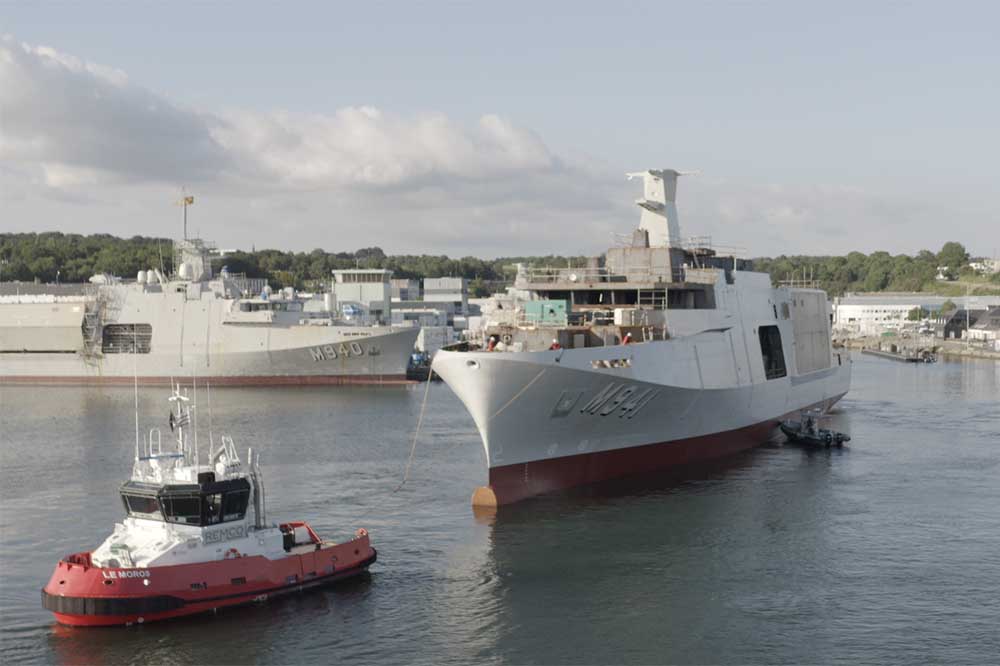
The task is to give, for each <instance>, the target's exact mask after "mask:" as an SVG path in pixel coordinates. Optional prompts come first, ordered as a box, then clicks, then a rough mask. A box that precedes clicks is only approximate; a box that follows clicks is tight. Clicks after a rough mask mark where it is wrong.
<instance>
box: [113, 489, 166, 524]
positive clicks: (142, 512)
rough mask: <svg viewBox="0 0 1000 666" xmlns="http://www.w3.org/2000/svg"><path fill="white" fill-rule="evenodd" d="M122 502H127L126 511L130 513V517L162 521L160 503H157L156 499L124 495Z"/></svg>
mask: <svg viewBox="0 0 1000 666" xmlns="http://www.w3.org/2000/svg"><path fill="white" fill-rule="evenodd" d="M122 501H123V502H125V510H126V511H128V515H130V516H132V517H134V518H149V519H151V520H162V514H161V513H160V503H159V502H157V501H156V498H155V497H145V496H143V495H122Z"/></svg>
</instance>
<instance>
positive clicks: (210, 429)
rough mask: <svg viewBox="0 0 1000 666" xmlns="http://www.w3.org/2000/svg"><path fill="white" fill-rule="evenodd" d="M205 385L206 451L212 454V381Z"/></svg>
mask: <svg viewBox="0 0 1000 666" xmlns="http://www.w3.org/2000/svg"><path fill="white" fill-rule="evenodd" d="M205 387H206V388H207V389H208V453H209V455H212V453H213V452H214V451H215V439H213V438H212V382H209V381H206V382H205ZM209 463H211V461H209Z"/></svg>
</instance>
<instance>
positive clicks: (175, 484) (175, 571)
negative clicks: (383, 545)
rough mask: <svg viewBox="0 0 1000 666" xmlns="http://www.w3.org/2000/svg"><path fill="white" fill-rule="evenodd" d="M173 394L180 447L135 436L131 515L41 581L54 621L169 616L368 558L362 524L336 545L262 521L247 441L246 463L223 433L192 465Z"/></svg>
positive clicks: (246, 597) (260, 490)
mask: <svg viewBox="0 0 1000 666" xmlns="http://www.w3.org/2000/svg"><path fill="white" fill-rule="evenodd" d="M170 400H171V402H173V403H174V410H173V411H172V412H171V414H170V425H171V429H172V430H173V429H176V431H177V446H176V450H174V451H170V452H165V451H163V449H162V447H161V445H160V432H159V431H158V430H157V429H155V428H154V429H153V430H151V431H150V433H149V440H148V441H147V442H144V444H143V445H142V447H141V449H140V446H139V443H138V439H137V441H136V455H135V464H134V466H133V468H132V478H131V479H130V480H129V481H127V482H125V483H124V484H123V485H122V486H121V496H122V502H123V503H124V505H125V510H126V512H127V514H128V515H127V516H126V518H125V519H124V520H123V521H122V522H121V523H118V524H117V525H115V531H114V533H113V534H112V535H111V536H109V537H108V538H107V539H106V540H105V541H104V543H102V544H101V545H100V546H99V547H98V548H97V549H96V550H94V551H92V552H83V553H75V554H73V555H68V556H66V557H64V558H63V559H62V560H61V561H60V562H59V564H57V565H56V569H55V571H54V572H53V574H52V578H51V579H50V580H49V583H48V585H46V586H45V588H44V589H43V590H42V605H43V606H44V607H45V608H47V609H48V610H50V611H52V612H53V613H54V614H55V617H56V621H57V622H59V623H61V624H67V625H75V626H108V625H128V624H132V623H142V622H153V621H155V620H165V619H167V618H172V617H180V616H182V615H191V614H194V613H202V612H205V611H212V610H217V609H219V608H224V607H226V606H236V605H239V604H246V603H249V602H255V601H265V600H266V599H268V598H270V597H273V596H276V595H279V594H285V593H289V592H297V591H300V590H303V589H306V588H309V587H314V586H318V585H323V584H326V583H330V582H333V581H336V580H342V579H344V578H348V577H351V576H355V575H358V574H360V573H363V572H365V571H366V570H367V569H368V567H369V566H370V565H371V564H372V563H374V562H375V557H376V552H375V549H374V548H372V547H371V545H370V544H369V540H368V533H367V532H366V531H365V530H363V529H359V530H358V531H357V533H356V535H355V536H354V538H352V539H351V540H350V541H347V542H345V543H334V542H332V541H324V540H322V539H320V538H319V536H317V535H316V532H314V531H313V530H312V528H311V527H309V525H308V524H306V523H304V522H290V523H282V524H280V525H275V524H268V523H267V520H266V515H267V514H266V508H265V503H264V500H265V495H264V486H263V483H262V478H261V472H260V467H259V465H258V460H257V459H256V458H254V457H253V451H252V450H250V451H248V452H247V464H246V469H245V470H244V467H243V465H242V463H241V462H240V459H239V457H238V456H237V454H236V448H235V446H234V445H233V440H232V439H231V438H230V437H227V436H223V437H222V438H221V443H220V444H219V445H218V446H211V450H210V454H209V459H208V462H207V464H200V463H199V460H198V453H197V436H196V435H193V436H189V434H188V431H189V430H190V425H191V413H192V407H190V406H189V405H188V397H187V396H186V395H183V394H182V393H181V392H180V390H179V389H178V388H175V389H174V393H173V395H172V396H171V397H170ZM192 440H193V442H194V449H193V450H192V448H191V444H192Z"/></svg>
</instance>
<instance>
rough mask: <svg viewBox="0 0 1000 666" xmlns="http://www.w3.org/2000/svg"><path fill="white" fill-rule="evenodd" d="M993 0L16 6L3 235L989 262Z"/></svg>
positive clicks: (6, 91) (0, 119)
mask: <svg viewBox="0 0 1000 666" xmlns="http://www.w3.org/2000/svg"><path fill="white" fill-rule="evenodd" d="M998 24H1000V3H986V2H983V3H974V2H956V3H949V4H947V5H942V4H941V3H931V2H926V3H904V2H893V3H888V2H883V3H877V2H876V3H872V2H865V3H861V2H857V3H855V2H841V3H835V4H831V3H801V2H759V3H723V2H695V3H692V2H686V3H674V2H664V1H662V0H661V1H659V2H649V3H645V2H627V3H607V2H603V3H590V2H582V1H578V2H566V3H562V2H545V3H538V2H528V3H520V2H505V3H434V2H418V3H402V2H400V3H378V2H370V3H359V2H351V3H333V2H326V3H305V2H303V3H257V2H239V3H237V2H231V3H229V2H216V3H207V2H202V3H183V2H176V3H155V4H154V3H147V2H138V3H129V4H125V3H111V2H106V3H103V2H92V3H76V2H74V3H43V2H40V3H13V2H0V232H7V231H15V232H16V231H52V230H57V231H64V232H79V233H112V234H116V235H122V236H131V235H135V234H143V235H157V236H166V237H176V236H179V235H180V233H181V209H180V207H179V206H177V205H176V202H177V201H179V200H180V199H181V196H182V188H183V189H184V190H185V191H186V192H187V193H188V194H191V195H193V196H195V205H194V206H193V207H192V208H191V209H190V210H189V226H190V229H191V231H192V233H197V234H199V235H200V236H202V237H204V238H207V239H212V240H215V241H217V242H218V243H219V245H220V246H222V247H227V248H242V249H249V248H250V247H256V248H258V249H260V248H263V247H274V248H280V249H290V250H311V249H313V248H317V247H318V248H323V249H326V250H328V251H334V252H338V251H353V250H355V249H357V248H360V247H370V246H375V245H377V246H379V247H382V248H383V249H384V250H385V251H386V252H388V253H390V254H406V253H432V254H449V255H452V256H462V255H475V256H481V257H495V256H504V255H507V256H510V255H522V254H529V255H538V254H550V253H552V254H595V253H599V252H601V251H603V250H604V249H605V248H607V247H608V246H609V245H611V244H613V241H614V234H626V233H629V232H630V231H631V230H632V229H633V228H634V227H635V226H636V225H637V224H638V220H639V209H638V208H637V207H636V206H635V204H634V200H635V199H636V198H638V197H639V196H640V195H641V184H639V183H637V182H636V181H632V182H627V181H626V179H625V173H626V172H627V171H639V170H643V169H647V168H674V169H678V170H691V171H696V172H697V174H696V175H692V176H689V177H684V178H682V180H681V183H680V185H679V188H678V198H677V205H678V209H679V211H680V220H681V225H682V233H683V234H684V235H686V236H711V238H712V239H713V242H715V243H716V244H718V245H723V246H728V247H736V248H741V249H742V250H743V251H744V252H745V253H746V254H747V255H749V256H774V255H778V254H814V255H815V254H844V253H846V252H849V251H852V250H860V251H863V252H866V253H868V252H872V251H875V250H886V251H889V252H891V253H893V254H896V253H901V252H904V253H910V254H912V253H915V252H917V251H918V250H920V249H924V248H926V249H930V250H934V251H936V250H938V249H940V247H941V245H942V244H943V243H945V242H946V241H949V240H957V241H959V242H961V243H963V244H964V245H965V246H966V247H967V248H968V249H969V250H970V251H972V252H973V254H980V255H988V256H992V255H994V254H995V253H997V252H1000V200H998V197H997V196H996V193H997V191H998V187H997V180H998V178H997V175H998V168H997V164H998V155H1000V127H998V119H1000V75H998V72H1000V40H998V39H996V27H997V25H998Z"/></svg>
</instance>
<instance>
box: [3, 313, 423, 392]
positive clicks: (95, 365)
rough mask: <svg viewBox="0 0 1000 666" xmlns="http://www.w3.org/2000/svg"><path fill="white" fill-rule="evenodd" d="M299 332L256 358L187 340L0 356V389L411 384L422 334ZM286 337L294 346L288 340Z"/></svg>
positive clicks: (262, 337) (274, 340) (264, 343)
mask: <svg viewBox="0 0 1000 666" xmlns="http://www.w3.org/2000/svg"><path fill="white" fill-rule="evenodd" d="M247 328H249V327H247ZM300 328H301V329H302V330H299V331H295V332H294V335H295V337H296V338H297V339H294V340H279V339H278V337H279V336H278V335H276V334H275V335H272V334H269V333H268V332H267V331H260V332H259V333H257V334H256V335H257V337H258V338H259V342H258V343H257V347H258V348H259V351H233V350H231V349H227V347H229V348H233V347H235V348H239V347H238V346H237V345H235V344H230V345H226V344H221V343H220V344H212V345H205V344H204V341H200V340H190V339H189V340H188V342H186V343H184V344H180V343H179V342H178V343H177V344H170V342H169V341H164V342H163V343H161V344H156V341H154V345H153V350H152V353H148V354H130V353H125V354H103V355H100V356H97V357H86V356H85V355H83V354H82V353H79V352H70V353H10V352H6V353H0V384H63V385H67V384H73V385H95V384H96V385H100V384H111V385H113V384H131V383H132V382H133V381H136V380H137V381H138V382H139V383H140V384H143V385H167V384H169V383H170V382H171V381H187V380H189V379H190V378H192V377H195V378H197V380H198V381H199V382H201V381H207V382H211V383H212V384H216V385H235V386H249V385H270V386H275V385H341V384H403V383H406V381H407V380H406V366H407V362H408V361H409V357H410V354H411V352H412V350H413V344H414V342H415V341H416V338H417V335H418V333H419V330H418V329H415V328H414V329H382V331H379V332H376V333H375V334H362V332H363V331H364V329H359V328H352V327H321V326H314V327H300ZM241 333H244V334H247V333H249V331H247V330H244V331H241ZM282 333H285V334H286V337H289V338H291V334H290V332H288V331H282ZM365 333H367V331H365ZM347 336H350V337H347ZM199 343H201V344H199ZM242 346H243V348H246V347H247V346H249V345H248V344H244V345H242Z"/></svg>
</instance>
